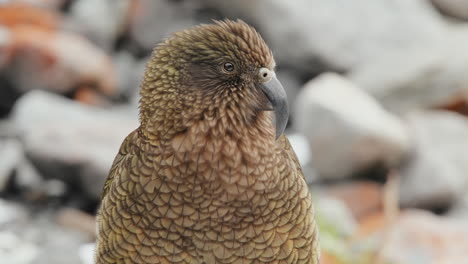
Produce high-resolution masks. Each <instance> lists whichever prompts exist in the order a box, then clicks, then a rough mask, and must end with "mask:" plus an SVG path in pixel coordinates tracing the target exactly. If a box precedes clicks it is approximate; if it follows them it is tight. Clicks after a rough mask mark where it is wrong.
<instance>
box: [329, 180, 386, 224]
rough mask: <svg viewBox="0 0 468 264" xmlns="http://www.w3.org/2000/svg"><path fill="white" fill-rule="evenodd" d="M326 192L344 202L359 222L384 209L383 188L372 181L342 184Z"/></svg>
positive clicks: (333, 186)
mask: <svg viewBox="0 0 468 264" xmlns="http://www.w3.org/2000/svg"><path fill="white" fill-rule="evenodd" d="M325 192H326V194H328V195H330V196H332V197H335V198H337V199H339V200H342V201H343V202H344V203H345V204H346V205H347V206H348V207H349V208H350V210H351V212H352V213H353V215H354V216H355V218H356V219H358V220H361V219H363V218H365V217H366V216H367V215H369V214H373V213H375V212H378V211H380V210H381V209H382V199H383V188H382V185H381V184H378V183H374V182H370V181H356V182H348V183H342V184H338V185H332V186H330V187H328V188H327V189H326V191H325Z"/></svg>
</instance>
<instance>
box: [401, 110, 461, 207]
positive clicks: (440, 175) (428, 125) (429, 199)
mask: <svg viewBox="0 0 468 264" xmlns="http://www.w3.org/2000/svg"><path fill="white" fill-rule="evenodd" d="M407 122H408V126H409V129H410V133H411V135H412V137H413V141H414V145H415V148H414V153H413V156H412V158H411V162H409V163H408V164H407V166H406V167H405V168H404V169H403V170H402V171H401V174H402V175H401V180H400V203H401V204H402V205H403V206H412V207H424V208H447V207H449V206H450V205H452V204H453V203H454V202H455V201H456V200H457V199H460V198H461V197H462V195H463V194H464V193H465V192H466V187H467V186H468V159H467V156H466V150H467V149H468V120H467V119H466V118H465V117H463V116H461V115H459V114H457V113H453V112H445V111H435V110H434V111H425V112H414V113H411V114H409V115H408V116H407Z"/></svg>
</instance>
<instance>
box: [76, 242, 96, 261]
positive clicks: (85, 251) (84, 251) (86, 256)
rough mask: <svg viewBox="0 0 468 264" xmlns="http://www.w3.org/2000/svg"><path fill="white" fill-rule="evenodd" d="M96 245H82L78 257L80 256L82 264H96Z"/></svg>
mask: <svg viewBox="0 0 468 264" xmlns="http://www.w3.org/2000/svg"><path fill="white" fill-rule="evenodd" d="M95 247H96V244H95V243H87V244H83V245H81V247H80V249H79V251H78V255H79V256H80V259H81V262H82V264H94V252H95V251H94V248H95Z"/></svg>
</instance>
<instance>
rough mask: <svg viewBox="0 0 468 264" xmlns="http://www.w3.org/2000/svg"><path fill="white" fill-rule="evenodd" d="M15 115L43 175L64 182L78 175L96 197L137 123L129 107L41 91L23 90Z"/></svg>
mask: <svg viewBox="0 0 468 264" xmlns="http://www.w3.org/2000/svg"><path fill="white" fill-rule="evenodd" d="M12 120H13V122H14V123H15V124H16V126H17V127H18V130H19V131H20V132H21V134H22V140H23V142H24V146H25V151H26V153H27V154H28V156H29V157H31V159H32V160H33V162H34V164H37V165H38V168H39V169H40V170H41V171H42V172H43V175H44V176H47V177H54V178H58V179H60V180H63V181H65V182H67V181H68V182H70V180H72V179H71V178H72V177H78V182H79V183H80V184H81V185H82V188H83V189H84V190H85V191H87V192H88V195H91V196H92V197H94V198H98V197H99V196H100V193H101V189H102V184H103V182H104V180H105V178H106V177H107V174H108V171H109V169H110V166H111V164H112V161H113V159H114V157H115V155H116V153H117V151H118V149H119V147H120V144H121V142H122V141H123V139H124V138H125V136H126V135H128V134H129V133H130V132H131V131H132V130H133V129H135V128H137V127H138V122H137V116H136V115H133V114H132V112H131V111H130V110H127V109H123V108H122V109H117V108H115V109H99V108H94V107H90V106H86V105H82V104H79V103H76V102H74V101H71V100H68V99H65V98H62V97H60V96H57V95H54V94H50V93H47V92H43V91H33V92H30V93H28V94H26V95H25V96H23V97H22V98H21V99H20V100H19V101H18V102H17V104H16V105H15V107H14V110H13V116H12ZM73 180H77V179H73Z"/></svg>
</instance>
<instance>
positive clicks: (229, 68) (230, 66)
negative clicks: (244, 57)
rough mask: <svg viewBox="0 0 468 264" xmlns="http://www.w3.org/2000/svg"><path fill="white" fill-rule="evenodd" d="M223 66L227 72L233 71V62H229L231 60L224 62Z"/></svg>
mask: <svg viewBox="0 0 468 264" xmlns="http://www.w3.org/2000/svg"><path fill="white" fill-rule="evenodd" d="M223 68H224V70H225V71H227V72H232V71H234V68H235V67H234V64H233V63H231V62H225V63H224V65H223Z"/></svg>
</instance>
